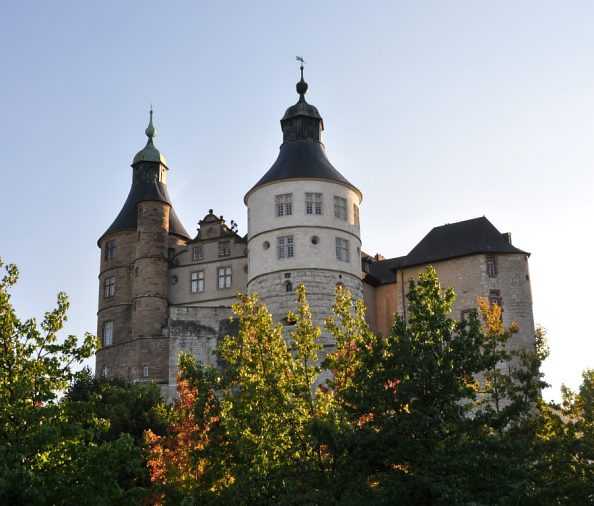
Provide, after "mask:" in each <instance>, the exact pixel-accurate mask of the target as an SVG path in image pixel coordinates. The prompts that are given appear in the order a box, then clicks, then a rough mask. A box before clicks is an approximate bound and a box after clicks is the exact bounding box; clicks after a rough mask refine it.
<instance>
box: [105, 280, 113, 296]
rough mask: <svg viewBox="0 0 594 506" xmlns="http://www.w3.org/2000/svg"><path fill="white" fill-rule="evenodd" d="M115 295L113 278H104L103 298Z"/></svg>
mask: <svg viewBox="0 0 594 506" xmlns="http://www.w3.org/2000/svg"><path fill="white" fill-rule="evenodd" d="M114 295H115V278H105V281H104V282H103V298H105V299H107V298H108V297H113V296H114Z"/></svg>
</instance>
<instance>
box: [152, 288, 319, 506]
mask: <svg viewBox="0 0 594 506" xmlns="http://www.w3.org/2000/svg"><path fill="white" fill-rule="evenodd" d="M296 291H297V294H298V298H299V311H298V313H297V314H290V315H289V318H290V319H291V321H292V322H293V323H294V324H295V327H294V330H293V331H292V332H291V333H290V344H289V345H288V344H287V340H286V339H285V337H283V328H282V327H281V326H280V325H276V326H275V325H273V322H272V319H271V316H270V314H269V313H268V311H267V310H266V308H265V306H263V305H262V304H261V303H260V302H259V301H258V299H257V297H256V296H255V295H254V296H240V303H239V304H236V305H234V307H233V311H234V313H235V315H236V316H237V317H238V318H239V333H238V335H237V336H227V337H225V339H224V340H223V342H222V343H221V345H220V348H219V353H220V355H221V357H222V359H223V360H224V361H225V368H224V371H222V372H221V371H215V370H213V369H211V368H208V367H205V366H203V365H201V364H196V363H195V362H194V360H193V359H192V358H191V357H188V356H182V358H181V360H180V377H179V379H178V391H179V394H180V400H179V401H178V402H177V403H176V404H175V406H174V408H173V414H172V417H171V423H170V425H169V433H168V435H167V436H165V437H161V438H159V437H154V436H153V435H152V434H149V445H150V448H151V466H152V475H153V478H154V481H155V483H156V484H157V485H160V486H161V487H160V488H159V489H158V490H159V491H160V494H161V495H160V496H159V497H158V498H157V500H158V502H160V503H165V504H174V503H180V502H182V501H184V500H185V501H187V502H188V503H190V502H192V501H196V502H198V501H200V502H201V503H206V504H210V503H212V504H223V503H232V504H269V503H274V504H277V503H279V504H298V503H303V504H309V503H311V502H312V501H313V498H317V497H319V495H320V494H322V493H323V491H324V490H325V483H326V474H327V465H328V462H327V459H326V457H325V451H324V449H323V448H322V446H321V445H320V444H319V443H318V441H317V440H316V439H315V438H314V437H313V436H312V433H313V431H312V427H313V425H314V424H315V423H316V421H317V420H318V419H321V418H323V416H324V414H325V412H326V411H327V405H328V397H327V395H326V394H324V393H323V392H320V393H319V394H316V392H315V391H313V386H314V383H315V380H316V377H317V375H318V373H319V368H318V367H317V366H316V365H315V364H316V362H317V359H318V358H317V354H318V350H319V349H320V346H319V344H318V343H317V342H316V340H317V338H318V336H319V335H320V329H319V328H317V327H316V326H315V325H313V323H312V320H311V314H310V311H309V307H308V305H307V301H306V299H305V288H304V287H303V286H302V285H301V286H299V287H297V290H296ZM171 463H174V464H173V465H171ZM180 491H181V494H180Z"/></svg>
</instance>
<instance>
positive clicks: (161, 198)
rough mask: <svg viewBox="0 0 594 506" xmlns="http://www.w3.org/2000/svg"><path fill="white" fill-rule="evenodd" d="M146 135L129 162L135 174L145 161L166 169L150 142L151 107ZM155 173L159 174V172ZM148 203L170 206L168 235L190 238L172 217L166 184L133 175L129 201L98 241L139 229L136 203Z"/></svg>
mask: <svg viewBox="0 0 594 506" xmlns="http://www.w3.org/2000/svg"><path fill="white" fill-rule="evenodd" d="M145 134H146V136H147V137H148V141H147V143H146V146H145V147H144V148H143V149H141V150H140V151H139V152H138V153H137V154H136V156H135V157H134V160H133V161H132V168H133V170H134V171H135V174H136V173H138V172H139V171H140V169H141V167H140V165H141V164H142V163H145V162H148V164H149V165H151V166H155V164H157V163H158V164H160V165H163V166H164V167H165V169H166V170H168V169H167V162H166V160H165V157H164V156H163V155H162V154H161V153H160V152H159V150H158V149H157V148H156V147H155V145H154V142H153V138H154V137H155V136H156V135H157V129H156V128H155V127H154V126H153V110H152V108H151V111H150V121H149V125H148V127H147V128H146V130H145ZM157 174H159V172H158V171H157ZM149 200H155V201H157V202H164V203H166V204H169V206H170V207H171V210H170V211H169V233H170V234H174V235H177V236H180V237H183V238H184V239H190V236H189V234H188V232H187V231H186V229H185V228H184V226H183V225H182V224H181V221H180V220H179V218H178V217H177V214H175V210H174V209H173V205H172V203H171V199H170V198H169V194H168V193H167V185H166V184H165V183H164V182H161V181H160V180H150V181H147V180H146V179H142V178H141V177H136V176H134V177H133V178H132V187H131V188H130V193H128V198H127V199H126V202H125V203H124V206H123V207H122V210H121V211H120V213H119V214H118V215H117V217H116V219H115V220H114V222H113V223H112V224H111V226H110V227H109V228H108V229H107V230H106V231H105V232H104V233H103V235H102V236H101V237H100V238H99V241H98V242H101V239H103V237H104V236H106V235H107V234H111V233H113V232H118V231H121V230H133V229H136V227H137V226H138V204H139V203H140V202H145V201H149Z"/></svg>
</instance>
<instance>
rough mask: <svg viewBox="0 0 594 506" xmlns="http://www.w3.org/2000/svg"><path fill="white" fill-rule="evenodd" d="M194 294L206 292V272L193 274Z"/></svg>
mask: <svg viewBox="0 0 594 506" xmlns="http://www.w3.org/2000/svg"><path fill="white" fill-rule="evenodd" d="M190 289H191V290H192V293H198V292H203V291H204V271H198V272H193V273H192V277H191V287H190Z"/></svg>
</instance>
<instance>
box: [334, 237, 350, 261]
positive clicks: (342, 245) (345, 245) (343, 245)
mask: <svg viewBox="0 0 594 506" xmlns="http://www.w3.org/2000/svg"><path fill="white" fill-rule="evenodd" d="M336 258H337V259H338V260H342V261H343V262H350V261H351V256H350V253H349V241H347V240H346V239H341V238H340V237H337V238H336Z"/></svg>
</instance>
